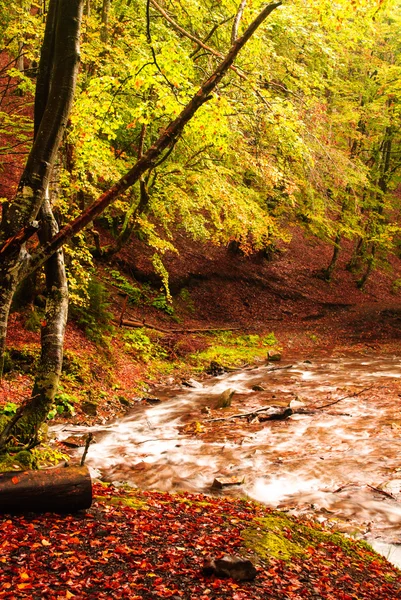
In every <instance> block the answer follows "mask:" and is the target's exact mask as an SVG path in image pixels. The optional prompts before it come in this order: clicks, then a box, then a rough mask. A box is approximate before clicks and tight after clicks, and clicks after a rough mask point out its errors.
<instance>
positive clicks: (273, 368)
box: [267, 365, 294, 373]
mask: <svg viewBox="0 0 401 600" xmlns="http://www.w3.org/2000/svg"><path fill="white" fill-rule="evenodd" d="M293 366H294V365H285V366H284V367H272V368H271V369H267V372H268V373H272V372H273V371H283V370H284V369H292V367H293Z"/></svg>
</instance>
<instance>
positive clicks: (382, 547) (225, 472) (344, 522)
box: [64, 353, 401, 567]
mask: <svg viewBox="0 0 401 600" xmlns="http://www.w3.org/2000/svg"><path fill="white" fill-rule="evenodd" d="M277 366H278V365H276V366H273V365H272V364H271V363H270V364H264V365H260V366H259V367H256V368H248V369H244V370H241V371H236V372H233V373H230V374H226V375H222V376H220V377H216V378H213V379H210V380H207V381H205V382H203V383H202V384H199V385H197V386H196V387H194V388H183V387H176V388H174V387H170V388H161V389H158V390H155V396H157V397H158V398H159V399H160V400H161V401H160V402H159V403H157V404H155V405H144V403H143V402H142V403H141V404H140V405H138V406H137V407H136V408H134V409H133V411H132V412H131V413H130V415H129V416H127V417H126V418H124V419H122V420H120V421H118V422H116V423H114V424H113V425H112V426H110V427H105V428H96V429H97V433H96V438H97V443H96V444H94V445H93V446H91V448H90V451H89V454H88V459H87V464H88V466H90V467H91V469H93V470H94V472H95V473H98V474H100V475H101V476H102V477H104V478H105V479H107V480H109V481H113V482H123V481H124V482H128V483H129V484H131V485H134V486H138V487H140V488H149V489H159V490H169V491H177V490H180V489H186V490H191V491H199V492H205V493H216V492H214V490H213V488H212V484H213V481H214V480H215V478H219V477H233V478H234V480H235V481H238V482H241V481H243V483H242V484H241V485H235V486H232V487H227V488H224V490H223V493H230V494H237V495H241V496H247V497H249V498H252V499H255V500H258V501H260V502H263V503H265V504H267V505H270V506H272V507H279V508H282V509H286V510H290V511H292V512H294V513H296V514H308V515H309V516H310V515H311V514H313V515H315V516H316V517H317V518H318V519H319V520H321V521H328V522H329V523H335V526H336V527H337V528H338V529H340V530H341V531H344V532H345V533H349V534H351V535H357V536H358V537H362V538H364V539H366V540H367V541H369V543H371V544H372V545H373V546H374V547H375V548H376V549H377V550H378V551H380V552H381V553H383V554H384V555H385V556H386V557H387V558H388V559H389V560H390V561H392V562H393V563H394V564H396V565H398V566H400V567H401V527H400V526H401V503H400V502H401V455H400V439H401V411H400V409H401V398H400V397H399V396H400V395H401V358H400V357H397V356H385V357H382V356H375V355H374V354H373V353H372V354H371V355H368V354H365V355H354V356H353V355H348V356H338V357H336V358H324V359H316V360H315V359H312V360H311V361H303V360H299V359H298V360H294V361H286V363H283V364H282V365H281V363H280V367H279V368H277ZM282 367H284V368H282ZM194 385H196V384H194ZM255 386H257V387H258V391H254V390H253V389H252V388H254V387H255ZM229 388H230V389H231V390H235V394H234V396H233V402H232V406H231V408H230V409H220V410H212V412H211V415H210V417H208V415H205V414H204V412H205V411H208V409H205V407H206V406H211V407H213V406H214V404H215V402H216V399H217V398H218V397H219V395H220V394H221V393H222V392H224V391H225V390H227V389H229ZM260 388H264V389H263V390H261V389H260ZM289 402H291V406H292V407H293V409H294V413H295V414H293V415H292V416H291V417H290V418H288V419H286V420H285V421H265V422H263V423H259V422H257V421H256V420H255V421H254V422H253V423H252V422H251V423H248V421H247V420H246V419H235V420H232V421H230V420H228V421H222V422H217V423H214V422H212V421H210V420H209V419H210V418H212V417H214V418H216V417H220V416H222V417H224V416H226V415H229V414H231V413H233V412H234V413H238V414H239V413H241V412H252V410H253V409H257V408H260V407H261V406H267V405H278V406H285V405H288V403H289ZM332 403H335V404H332ZM326 404H332V405H331V406H327V407H326V408H320V407H322V406H325V405H326ZM202 409H203V412H202ZM309 409H311V410H309ZM297 410H298V411H300V412H299V414H297ZM305 412H307V414H305ZM217 424H218V426H217V427H216V425H217ZM71 429H72V428H69V431H68V430H67V431H65V432H64V435H67V434H68V435H71ZM80 429H81V428H80ZM79 433H80V434H81V433H82V431H79Z"/></svg>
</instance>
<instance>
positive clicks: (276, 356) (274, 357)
mask: <svg viewBox="0 0 401 600" xmlns="http://www.w3.org/2000/svg"><path fill="white" fill-rule="evenodd" d="M267 360H268V361H269V362H278V361H280V360H281V352H278V351H277V350H269V352H268V353H267Z"/></svg>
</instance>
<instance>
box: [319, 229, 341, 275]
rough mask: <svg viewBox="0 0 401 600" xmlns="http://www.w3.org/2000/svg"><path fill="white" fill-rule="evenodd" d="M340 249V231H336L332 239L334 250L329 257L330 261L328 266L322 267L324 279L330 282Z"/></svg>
mask: <svg viewBox="0 0 401 600" xmlns="http://www.w3.org/2000/svg"><path fill="white" fill-rule="evenodd" d="M340 250H341V233H337V235H336V238H335V240H334V250H333V255H332V257H331V261H330V264H329V266H328V267H327V268H326V269H324V271H323V275H324V278H325V280H326V281H328V282H330V281H331V278H332V276H333V272H334V269H335V268H336V265H337V261H338V257H339V256H340Z"/></svg>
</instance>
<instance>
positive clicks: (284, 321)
mask: <svg viewBox="0 0 401 600" xmlns="http://www.w3.org/2000/svg"><path fill="white" fill-rule="evenodd" d="M293 234H294V235H293V239H292V242H291V244H290V245H289V246H287V247H286V248H284V247H283V248H281V249H280V251H279V252H278V253H277V254H276V255H275V256H273V258H272V260H271V261H267V260H265V259H264V258H262V257H260V256H254V257H245V256H241V255H238V254H232V253H230V252H229V251H228V250H227V249H226V248H220V249H219V248H217V249H216V248H210V247H208V246H201V245H200V244H197V245H195V244H191V243H190V242H189V241H188V240H187V239H185V238H184V237H182V238H180V237H179V240H178V242H179V243H178V246H179V251H180V254H179V255H178V256H173V255H172V256H171V257H170V258H169V259H168V260H167V267H168V269H169V271H170V285H171V291H172V294H173V297H174V303H173V306H174V314H173V315H168V314H167V313H166V312H165V311H163V310H160V309H159V308H157V307H155V306H152V303H146V302H145V303H142V304H141V303H138V304H137V305H135V304H134V305H129V306H128V309H127V310H126V312H125V315H124V318H125V319H127V318H129V319H134V320H140V321H143V320H145V321H146V322H147V323H151V324H153V325H155V326H156V327H158V328H164V329H168V330H169V331H170V333H169V334H166V333H160V332H158V331H155V330H153V331H152V330H151V329H144V330H141V331H142V332H144V333H141V334H140V337H139V341H141V343H142V345H145V348H144V347H142V348H141V347H139V348H138V340H137V347H136V350H135V351H132V348H131V349H130V350H127V340H126V338H124V336H125V335H126V332H127V331H135V330H132V329H130V330H127V329H124V330H120V329H118V328H116V329H115V331H114V334H113V335H112V337H109V338H108V339H107V342H105V343H104V347H103V348H102V345H100V346H99V344H96V343H95V342H94V341H91V340H89V339H88V338H87V337H86V336H85V334H84V332H83V331H82V328H80V327H79V326H78V325H77V323H76V322H74V321H72V322H71V323H70V324H69V326H68V330H67V338H66V359H67V360H66V372H65V374H64V378H63V386H62V390H61V396H59V405H60V406H63V410H64V409H65V412H64V413H63V414H61V415H59V416H58V418H59V419H60V418H64V416H65V418H66V419H67V421H69V422H72V421H73V422H75V423H80V424H88V425H92V424H94V423H105V422H106V421H110V420H112V419H114V418H116V417H118V416H119V415H121V414H122V412H124V411H127V410H130V407H131V406H132V404H133V403H135V402H137V400H138V398H139V399H140V397H141V395H142V396H143V395H149V394H151V391H152V389H153V385H156V384H160V383H161V382H163V383H164V384H166V383H167V384H169V383H170V384H172V383H174V382H176V381H177V380H178V381H180V380H181V379H182V378H184V377H195V378H201V377H204V376H205V375H204V374H203V372H202V368H204V367H207V361H208V360H210V359H218V357H219V348H222V347H223V346H224V343H225V344H226V345H225V346H224V350H225V351H227V340H228V342H229V344H228V345H229V348H228V349H229V350H230V352H228V353H226V354H224V352H223V354H222V355H221V357H220V361H219V362H220V363H221V364H223V365H227V363H230V365H231V366H232V365H233V364H243V363H244V362H249V361H251V360H252V357H255V358H256V357H257V356H259V357H260V358H261V359H263V358H265V356H266V352H267V350H268V349H269V347H270V346H268V345H266V344H265V343H264V341H263V340H264V339H266V338H265V336H268V334H270V333H271V332H274V335H275V338H276V339H277V340H278V341H277V343H276V346H279V347H280V348H281V352H282V354H283V357H284V358H287V357H288V358H289V359H292V358H293V357H299V358H302V359H304V360H306V359H313V358H314V357H320V356H331V355H334V356H341V354H342V353H346V352H353V353H361V354H363V353H364V352H366V351H367V350H368V351H369V352H374V353H377V354H378V355H380V354H382V353H384V354H385V353H391V354H398V353H399V342H400V337H401V302H400V296H399V295H398V290H399V289H400V288H399V286H398V281H399V278H400V277H401V261H400V260H399V259H397V258H393V259H392V260H391V263H382V264H381V265H379V269H378V270H377V271H375V272H374V273H373V274H372V276H371V278H370V280H369V281H368V283H367V285H366V288H365V290H364V291H361V290H359V289H358V288H357V286H356V278H357V277H356V275H353V274H351V273H349V272H348V271H347V270H346V269H345V268H344V266H345V262H346V260H347V259H348V258H349V248H346V250H345V252H344V253H343V255H342V256H341V260H340V264H339V268H338V271H337V272H336V274H335V276H334V279H333V282H332V283H327V282H325V281H324V280H323V279H322V278H321V270H322V268H324V267H325V266H327V264H328V261H329V260H330V255H331V251H332V250H331V248H330V247H328V246H326V245H324V244H322V243H321V242H317V241H316V240H312V239H308V238H306V237H305V236H303V235H302V234H301V233H300V232H299V231H298V230H294V232H293ZM113 268H114V270H115V271H116V270H117V269H118V272H119V273H121V274H123V275H124V276H125V277H127V278H129V281H130V283H131V284H133V285H134V284H135V285H136V286H138V287H139V288H140V289H142V286H144V285H146V284H145V283H144V282H146V281H147V280H150V281H153V284H154V286H155V288H154V290H155V292H154V293H155V294H156V295H157V294H159V293H160V292H159V289H158V286H160V282H158V281H157V280H156V279H155V277H154V274H153V272H152V269H151V266H150V260H149V256H148V255H147V252H146V249H145V248H144V247H142V246H141V245H140V244H139V243H137V242H136V243H135V244H133V245H132V246H131V247H130V248H127V249H125V250H124V251H123V252H122V253H121V254H120V255H119V256H118V257H116V261H115V264H114V267H113ZM99 274H100V275H99V276H100V278H101V279H102V281H103V282H104V284H105V285H106V287H107V289H108V291H109V294H110V301H111V308H112V312H113V315H114V320H116V321H118V318H119V314H120V311H121V307H122V305H123V301H124V294H123V293H122V290H121V289H120V288H119V287H118V282H116V281H115V276H114V280H113V276H110V272H108V271H107V270H106V269H105V267H104V265H103V266H102V265H100V266H99ZM146 289H147V290H148V291H147V292H146V293H147V294H151V292H149V288H146ZM152 297H154V296H151V298H152ZM28 318H29V314H28V313H27V312H25V313H14V314H13V315H12V319H11V327H10V329H9V339H8V345H9V348H10V349H11V350H12V352H16V354H15V356H14V359H13V360H14V365H11V370H10V372H9V374H8V375H7V377H6V378H5V379H4V380H3V382H2V384H1V387H0V406H3V409H4V407H7V406H8V407H9V408H10V406H11V408H12V405H13V404H14V403H15V404H18V403H19V402H21V401H22V400H23V399H24V398H25V397H27V395H28V394H29V389H30V386H31V383H32V371H33V368H34V367H33V365H34V360H35V356H37V353H38V348H39V333H38V332H37V331H36V332H35V331H34V332H31V331H27V330H26V329H25V327H24V323H25V322H26V320H27V319H28ZM194 328H199V329H206V328H220V329H221V330H223V329H232V331H233V334H232V336H233V337H231V338H230V336H229V335H228V334H227V335H226V337H224V332H223V333H222V332H220V333H216V334H213V333H203V332H199V333H196V332H187V333H186V332H185V331H184V332H179V333H177V332H175V331H174V330H176V329H194ZM145 334H146V335H145ZM141 336H142V337H141ZM227 336H228V337H227ZM236 339H238V340H240V344H239V346H240V348H239V349H238V347H236V341H235V340H236ZM146 340H148V341H149V344H148V341H146ZM223 342H224V343H223ZM237 345H238V344H237ZM213 346H214V347H215V350H216V352H214V353H213V352H210V348H213ZM251 346H252V347H251ZM155 351H156V354H157V352H160V351H162V352H161V355H160V356H159V357H157V356H151V354H152V352H155ZM146 352H149V353H150V354H146ZM202 352H203V353H205V354H204V361H203V364H202V365H201V364H200V363H199V361H198V360H196V359H195V358H194V356H195V357H196V356H197V355H200V354H202ZM208 352H209V353H208ZM11 356H13V355H12V354H11ZM168 365H169V366H168ZM13 367H15V369H14V368H13ZM82 390H84V395H83V396H79V394H80V393H81V392H82ZM378 393H379V392H378ZM74 395H76V396H77V397H78V399H79V402H77V403H76V404H73V401H72V398H73V396H74ZM82 398H86V400H91V399H95V403H96V411H95V414H92V415H91V414H88V412H87V411H85V410H83V407H82V404H83V402H82ZM72 405H73V408H74V409H75V416H72V415H71V414H70V413H69V407H71V406H72ZM60 450H61V451H63V452H65V450H66V449H65V447H62V446H60ZM94 491H95V502H94V504H93V507H92V508H91V509H89V510H88V511H86V512H83V513H82V514H78V515H72V516H64V517H60V516H57V515H52V514H46V515H41V516H38V515H36V516H35V515H25V516H7V515H6V516H4V517H2V518H0V548H1V551H0V563H1V565H0V567H1V568H0V598H8V599H14V598H16V599H17V598H35V599H36V598H48V599H49V600H50V599H51V600H53V599H55V600H56V599H57V600H58V599H60V598H77V599H79V598H93V599H94V598H131V599H134V600H135V599H140V598H144V599H150V598H163V597H171V598H175V599H176V600H178V599H184V600H212V599H216V600H217V599H220V598H230V599H233V600H253V599H255V600H257V599H259V598H263V599H265V598H271V599H272V600H276V599H277V600H278V599H283V600H284V599H290V598H292V599H300V598H310V599H312V598H313V599H315V600H318V599H327V600H351V599H352V600H353V599H355V600H356V599H358V600H364V599H366V600H368V599H369V600H372V599H373V600H375V599H377V600H379V599H383V600H392V599H396V598H400V599H401V573H400V571H398V570H397V569H395V568H394V567H392V566H391V565H390V564H389V563H387V562H386V561H385V559H383V558H381V557H379V556H378V555H377V554H375V553H373V552H372V551H371V550H370V549H368V548H367V546H366V545H364V544H360V543H356V542H354V541H352V542H351V541H349V540H348V539H347V538H344V537H342V536H340V535H339V534H335V533H334V534H333V532H330V531H328V530H325V531H324V530H322V529H321V527H320V525H318V524H316V523H314V522H308V521H305V520H299V521H298V520H296V519H293V518H290V517H287V516H286V515H285V514H283V513H272V512H271V511H270V510H269V509H267V508H266V507H263V506H261V505H259V504H256V503H252V502H248V501H244V500H238V499H231V498H223V497H220V498H212V497H207V496H202V495H195V494H188V493H183V494H173V495H170V494H167V493H159V492H150V491H147V492H140V491H135V490H125V491H124V490H121V489H115V488H113V487H112V486H106V487H104V486H101V485H100V484H96V485H95V487H94ZM223 554H229V555H240V556H245V557H248V558H250V559H251V560H252V561H253V562H254V563H255V564H256V566H257V575H256V578H255V579H254V580H253V581H250V582H241V581H236V580H234V579H232V578H230V577H228V578H220V577H217V576H215V575H213V576H206V575H205V574H204V573H203V572H202V567H203V566H204V564H205V561H206V560H207V559H208V557H209V556H212V557H214V558H219V557H220V556H222V555H223Z"/></svg>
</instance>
